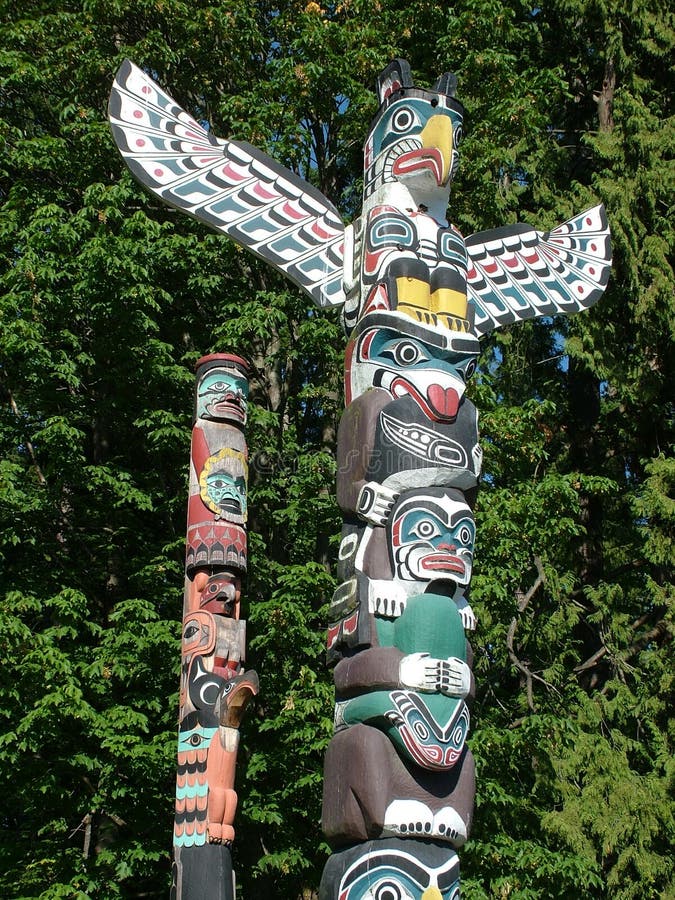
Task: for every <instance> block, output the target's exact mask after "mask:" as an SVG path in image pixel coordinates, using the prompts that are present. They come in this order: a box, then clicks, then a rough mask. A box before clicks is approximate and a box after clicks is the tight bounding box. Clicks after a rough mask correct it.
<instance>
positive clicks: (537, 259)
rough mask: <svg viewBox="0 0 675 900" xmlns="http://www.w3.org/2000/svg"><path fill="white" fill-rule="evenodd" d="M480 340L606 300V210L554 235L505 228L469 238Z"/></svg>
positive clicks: (576, 220) (572, 221) (469, 275)
mask: <svg viewBox="0 0 675 900" xmlns="http://www.w3.org/2000/svg"><path fill="white" fill-rule="evenodd" d="M466 249H467V253H468V271H467V290H468V296H469V300H471V301H472V302H473V304H474V306H475V310H476V324H475V330H476V333H477V334H478V335H482V334H486V333H487V332H489V331H493V330H494V329H496V328H501V327H503V326H504V325H509V324H511V323H512V322H518V321H520V320H522V319H531V318H534V317H535V316H555V315H561V314H562V315H569V314H571V313H575V312H579V311H580V310H582V309H588V307H589V306H593V304H594V303H597V302H598V300H599V299H600V297H601V296H602V294H603V292H604V290H605V287H606V286H607V281H608V279H609V271H610V268H611V262H612V251H611V244H610V239H609V225H608V223H607V216H606V215H605V210H604V207H603V206H595V207H593V208H592V209H588V210H586V212H583V213H581V214H580V215H578V216H574V217H573V218H572V219H569V220H568V221H567V222H564V223H563V224H562V225H558V227H557V228H554V229H553V230H552V231H549V232H546V233H542V232H540V231H536V230H535V229H534V228H532V227H531V226H530V225H524V224H522V223H521V224H518V225H507V226H505V227H503V228H495V229H493V230H492V231H481V232H478V233H476V234H472V235H471V236H470V237H468V238H467V239H466Z"/></svg>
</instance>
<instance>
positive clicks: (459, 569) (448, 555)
mask: <svg viewBox="0 0 675 900" xmlns="http://www.w3.org/2000/svg"><path fill="white" fill-rule="evenodd" d="M387 527H388V533H389V550H390V554H391V557H392V562H393V564H394V565H395V567H396V575H397V577H398V578H401V579H403V580H404V581H434V580H450V581H454V582H455V583H456V584H459V585H468V584H469V582H470V581H471V569H472V564H473V545H474V540H475V535H476V526H475V523H474V519H473V514H472V512H471V509H470V507H469V506H468V505H467V503H465V502H464V499H463V497H462V494H460V493H459V491H453V490H448V491H445V490H443V489H441V488H428V489H427V490H426V491H424V492H422V491H420V492H417V491H408V492H407V493H405V494H403V495H402V496H401V497H400V498H399V500H398V502H397V504H396V506H395V507H394V509H393V511H392V514H391V517H390V520H389V522H388V526H387Z"/></svg>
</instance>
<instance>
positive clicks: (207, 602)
mask: <svg viewBox="0 0 675 900" xmlns="http://www.w3.org/2000/svg"><path fill="white" fill-rule="evenodd" d="M195 588H196V590H197V591H198V592H199V608H200V609H203V610H206V611H207V612H211V613H215V614H216V615H221V616H226V617H227V618H230V619H238V618H239V611H240V599H241V578H240V577H239V576H238V575H237V574H235V573H234V572H228V571H223V572H218V573H216V574H215V575H211V577H208V576H207V575H206V573H205V572H200V573H198V574H197V575H196V576H195Z"/></svg>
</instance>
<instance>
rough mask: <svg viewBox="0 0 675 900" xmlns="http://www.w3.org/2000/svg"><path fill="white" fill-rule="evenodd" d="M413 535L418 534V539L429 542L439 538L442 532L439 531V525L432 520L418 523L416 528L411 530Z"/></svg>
mask: <svg viewBox="0 0 675 900" xmlns="http://www.w3.org/2000/svg"><path fill="white" fill-rule="evenodd" d="M410 530H411V531H412V532H413V534H416V535H417V537H418V538H421V539H422V540H423V541H428V540H430V539H431V538H434V537H437V536H438V535H439V534H440V533H441V532H440V531H439V528H438V525H436V523H435V522H434V521H432V520H431V519H422V520H421V522H418V523H417V525H415V527H414V528H411V529H410Z"/></svg>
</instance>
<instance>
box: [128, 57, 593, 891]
mask: <svg viewBox="0 0 675 900" xmlns="http://www.w3.org/2000/svg"><path fill="white" fill-rule="evenodd" d="M377 90H378V95H379V100H380V107H379V110H378V112H377V114H376V116H375V119H374V121H373V123H372V125H371V129H370V133H369V135H368V138H367V140H366V145H365V164H364V197H363V209H362V213H361V216H360V217H359V218H358V219H357V220H356V221H355V222H354V223H353V224H352V225H350V226H347V227H345V226H344V225H343V224H342V221H341V219H340V217H339V215H338V213H337V211H336V210H335V208H334V207H333V206H332V204H331V203H330V201H328V200H327V199H326V198H325V197H324V196H323V195H322V194H321V193H320V192H319V191H317V190H316V189H315V188H313V187H312V186H311V185H309V184H308V183H307V182H305V181H303V180H302V179H301V178H299V177H298V176H297V175H295V174H294V173H293V172H290V171H289V170H288V169H286V168H284V167H283V166H281V165H279V163H277V162H275V161H274V160H273V159H271V158H270V157H269V156H266V155H265V154H264V153H262V152H261V151H260V150H257V149H256V148H255V147H252V146H251V145H250V144H245V143H242V142H237V141H223V140H219V139H218V138H216V137H214V136H213V135H212V134H211V133H210V132H207V131H206V130H205V129H204V128H203V127H202V126H200V125H199V124H198V123H197V122H196V121H195V120H194V119H192V118H191V117H190V116H189V115H188V114H187V113H185V112H184V111H183V110H182V109H181V108H180V107H179V106H177V105H176V104H175V103H174V101H173V100H172V99H171V98H170V97H169V96H168V95H167V94H165V93H164V92H163V91H162V90H161V89H160V88H159V87H158V86H157V85H156V84H155V83H154V82H153V81H152V80H151V79H150V78H149V77H148V76H147V75H146V74H145V73H144V72H142V71H141V70H140V69H138V68H137V67H135V66H134V65H133V64H131V63H129V62H125V63H124V64H123V66H122V68H121V69H120V71H119V73H118V75H117V79H116V81H115V85H114V87H113V91H112V94H111V101H110V118H111V124H112V129H113V134H114V136H115V140H116V142H117V144H118V147H119V148H120V151H121V152H122V154H123V156H124V158H125V159H126V161H127V163H128V165H129V167H130V169H131V171H132V172H133V173H134V175H135V176H136V177H137V178H138V179H139V180H140V181H141V183H142V184H144V185H145V186H146V187H147V188H148V189H149V190H151V191H152V192H153V193H154V194H156V195H157V196H158V197H160V198H161V199H162V200H163V201H164V202H166V203H168V204H170V205H172V206H175V207H177V208H178V209H180V210H182V211H184V212H186V213H188V214H190V215H192V216H195V217H196V218H198V219H201V220H202V221H205V222H207V223H208V224H209V225H211V226H212V227H213V228H215V229H216V230H218V231H222V232H224V233H225V234H227V235H228V236H229V237H231V238H232V239H233V240H235V241H237V242H238V243H239V244H241V245H242V246H244V247H246V248H248V249H249V250H250V251H251V252H253V253H254V254H256V255H257V256H259V257H261V258H262V259H265V260H266V261H267V262H268V263H270V264H271V265H273V266H274V267H275V268H277V269H279V270H280V271H282V272H284V273H285V274H286V275H287V276H288V277H289V278H290V279H291V280H292V281H293V282H294V283H295V284H296V285H298V286H299V287H301V288H302V289H303V290H304V291H306V293H308V294H309V295H310V296H311V297H312V299H313V300H314V301H315V302H316V303H317V304H318V305H319V306H329V305H338V304H340V305H343V323H344V327H345V332H346V334H347V336H348V343H347V350H346V358H345V399H346V410H345V413H344V415H343V417H342V420H341V422H340V429H339V434H338V484H337V493H338V503H339V505H340V507H341V509H342V511H343V515H344V520H343V529H342V541H341V544H340V551H339V560H338V578H339V581H340V584H339V586H338V588H337V590H336V592H335V595H334V597H333V600H332V603H331V620H330V623H329V628H328V663H329V665H331V666H334V680H335V689H336V704H335V734H334V736H333V738H332V740H331V742H330V745H329V747H328V752H327V755H326V762H325V773H324V774H325V777H324V799H323V828H324V833H325V835H326V837H327V839H328V841H329V843H330V845H331V847H332V848H333V850H334V853H333V855H332V856H331V858H330V859H329V861H328V863H327V865H326V868H325V871H324V875H323V879H322V882H321V889H320V895H321V900H360V898H377V900H456V898H458V897H459V861H458V857H457V854H456V852H455V851H456V850H457V849H458V848H459V847H461V846H462V844H463V843H464V841H466V839H467V837H468V835H469V831H470V827H471V817H472V810H473V799H474V764H473V759H472V756H471V753H470V751H469V749H468V748H467V746H466V738H467V734H468V731H469V721H470V720H469V706H470V703H471V698H472V696H473V676H472V672H471V662H472V654H471V649H470V647H469V644H468V642H467V640H466V637H465V632H466V631H470V630H472V629H473V628H474V627H475V616H474V613H473V611H472V609H471V605H470V603H469V596H468V592H469V585H470V582H471V571H472V562H473V546H474V539H475V524H474V518H473V512H472V510H473V506H474V503H475V499H476V494H477V490H478V478H479V475H480V467H481V451H480V447H479V444H478V424H477V422H478V420H477V412H476V408H475V407H474V406H473V404H472V403H471V402H470V401H469V400H468V399H467V398H466V397H465V396H464V394H465V388H466V384H467V381H468V379H469V378H470V377H471V375H472V373H473V371H474V369H475V366H476V361H477V358H478V354H479V338H480V337H481V336H483V335H485V334H486V333H488V332H490V331H492V330H494V329H495V328H499V327H502V326H504V325H508V324H511V323H514V322H517V321H520V320H523V319H528V318H533V317H536V316H553V315H559V314H569V313H574V312H578V311H579V310H582V309H585V308H588V307H589V306H592V305H593V304H594V303H595V302H597V300H598V299H599V298H600V296H601V295H602V292H603V290H604V288H605V286H606V284H607V279H608V276H609V267H610V243H609V229H608V226H607V220H606V217H605V214H604V210H603V208H602V207H601V206H598V207H595V208H593V209H589V210H587V211H586V212H584V213H582V214H581V215H579V216H576V217H574V218H573V219H570V220H569V221H568V222H565V223H564V224H563V225H560V226H558V227H557V228H555V229H554V230H552V231H550V232H548V233H545V234H544V233H541V232H538V231H536V230H535V229H533V228H532V227H531V226H529V225H524V224H518V225H510V226H507V227H504V228H497V229H494V230H492V231H487V232H482V233H479V234H474V235H472V236H470V237H469V238H463V237H462V235H461V234H460V233H459V231H458V230H457V229H456V228H455V227H454V226H453V225H451V224H449V223H448V221H447V220H446V210H447V206H448V201H449V194H450V184H451V182H452V178H453V175H454V173H455V171H456V169H457V165H458V162H459V154H458V148H459V144H460V141H461V137H462V119H463V107H462V105H461V103H460V102H459V101H458V100H457V99H456V97H455V91H456V78H455V76H454V75H451V74H445V75H443V76H441V77H440V78H439V80H438V81H437V82H436V84H435V85H434V87H433V88H432V89H431V90H424V89H421V88H416V87H414V86H413V82H412V76H411V72H410V68H409V66H408V64H407V63H406V62H405V61H404V60H400V59H397V60H394V61H393V62H392V63H390V65H388V66H387V67H386V68H385V69H384V71H383V72H382V73H381V74H380V76H379V78H378V80H377ZM207 443H208V441H207ZM223 446H225V445H223ZM227 446H228V447H230V446H231V448H232V450H233V451H234V452H235V453H236V452H237V448H238V446H239V445H238V444H237V443H236V442H235V443H232V444H231V445H230V444H227ZM208 454H210V455H209V459H213V458H216V459H218V460H220V461H222V460H223V459H224V456H226V455H227V454H225V455H224V456H221V451H220V450H218V451H216V450H215V445H214V447H213V448H212V446H211V444H209V446H208ZM193 458H194V457H193ZM228 459H229V460H230V462H232V460H233V459H234V457H233V456H230V457H228ZM218 465H220V462H219V463H218V464H216V463H214V469H213V471H214V472H216V471H220V470H219V469H218V468H217V467H218ZM209 471H210V470H209ZM233 473H234V470H232V473H231V474H232V477H235V476H234V474H233ZM208 477H209V476H208V474H205V475H204V479H203V480H204V482H205V484H206V485H207V487H205V488H200V489H199V490H200V491H202V490H204V491H205V492H206V494H209V491H210V488H209V487H208ZM199 481H200V484H201V481H202V476H201V475H200V476H199ZM197 490H198V489H197V487H196V485H195V486H194V488H193V489H192V494H193V498H194V496H195V495H196V493H197ZM200 496H201V497H202V500H204V494H200ZM210 496H211V498H212V499H214V501H215V495H213V494H210ZM192 502H193V499H191V503H192ZM215 505H216V506H218V501H215ZM207 506H208V502H207ZM188 543H189V545H190V540H188ZM197 543H198V542H197ZM190 552H191V550H190V546H189V548H188V555H189V554H190ZM194 552H195V554H196V555H195V566H196V568H197V569H199V566H200V565H201V563H200V562H199V559H198V551H197V550H195V551H194ZM223 565H226V564H223ZM190 577H191V576H190V574H188V579H190ZM199 577H200V576H199V575H193V576H192V584H193V592H194V591H195V590H196V591H199V590H200V587H199V584H201V583H202V582H200V583H199V584H197V579H198V578H199ZM201 577H202V578H203V579H204V581H203V583H204V585H206V584H207V580H208V579H207V578H206V577H205V574H204V575H202V576H201ZM201 590H202V593H201V594H200V596H203V589H201ZM186 596H187V592H186ZM198 608H199V607H195V606H194V601H192V600H190V601H189V603H188V605H187V606H186V610H187V612H186V624H187V627H188V629H189V628H190V627H191V626H190V625H189V624H188V616H189V614H190V612H191V611H192V610H193V609H197V610H198ZM221 615H224V616H225V618H227V614H226V613H222V614H221ZM214 633H215V632H214ZM228 634H229V632H228ZM231 639H232V640H233V636H232V638H230V637H228V638H227V639H224V640H231ZM190 646H192V644H190ZM228 646H229V645H228ZM190 652H192V653H193V654H194V655H195V656H198V655H199V654H198V653H195V652H194V651H190ZM217 652H218V651H214V653H216V654H217ZM186 654H187V651H186ZM202 656H206V653H203V654H202ZM191 660H192V657H191ZM194 665H195V663H194V662H192V661H190V662H188V663H186V662H185V659H184V671H186V667H187V670H189V671H192V667H193V666H194ZM207 668H208V667H207ZM212 671H215V669H212ZM188 681H189V676H188ZM222 690H223V688H222V687H221V688H218V691H220V692H221V693H222ZM218 691H214V694H215V693H218ZM219 704H220V705H218V710H221V712H220V713H219V712H218V711H217V710H216V707H215V706H214V707H213V716H214V717H215V719H217V718H218V715H221V720H219V721H220V722H221V723H222V708H223V704H222V701H219ZM182 721H183V719H181V722H182ZM209 721H213V720H211V719H210V720H209ZM209 727H211V728H213V727H215V726H214V725H209ZM220 727H222V724H221V726H220ZM211 740H213V739H211ZM218 753H220V751H218ZM208 765H209V764H208V761H207V763H206V769H205V771H206V773H207V780H208V772H209V769H208ZM179 778H180V774H179ZM209 791H210V782H209ZM197 805H198V804H197ZM206 805H207V808H208V800H207V803H206ZM219 809H220V807H219ZM218 815H220V813H218ZM207 818H208V815H207ZM209 821H210V820H209ZM222 821H223V822H225V820H224V819H223V820H222ZM230 824H231V823H230ZM208 827H209V829H210V825H209V826H208ZM228 834H229V832H228ZM224 837H225V831H224V826H223V839H224ZM182 855H183V851H182V850H181V856H182ZM184 896H188V895H187V894H185V895H184ZM190 896H193V895H190ZM194 896H195V897H196V895H194Z"/></svg>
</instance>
